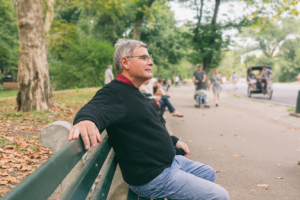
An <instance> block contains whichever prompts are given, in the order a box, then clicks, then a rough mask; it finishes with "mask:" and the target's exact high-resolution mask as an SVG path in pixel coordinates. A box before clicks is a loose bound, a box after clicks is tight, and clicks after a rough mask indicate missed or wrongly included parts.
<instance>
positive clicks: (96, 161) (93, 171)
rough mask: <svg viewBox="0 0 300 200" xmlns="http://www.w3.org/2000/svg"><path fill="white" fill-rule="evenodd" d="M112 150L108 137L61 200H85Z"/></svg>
mask: <svg viewBox="0 0 300 200" xmlns="http://www.w3.org/2000/svg"><path fill="white" fill-rule="evenodd" d="M110 149H111V145H110V144H109V141H108V136H107V135H106V137H105V138H104V139H103V140H102V142H101V143H100V144H99V145H98V147H97V149H96V150H95V152H94V153H93V154H92V156H91V157H90V159H88V161H87V162H86V163H85V165H84V166H83V168H82V169H81V171H80V172H79V174H78V175H77V176H76V177H75V179H74V180H73V182H72V183H71V185H70V186H69V187H68V189H67V190H66V192H65V193H64V194H63V195H62V197H61V198H60V200H82V199H85V198H86V197H87V195H88V193H89V191H90V189H91V187H92V185H93V184H94V181H95V179H96V177H97V175H98V174H99V171H100V169H101V167H102V165H103V163H104V162H105V159H106V157H107V155H108V153H109V151H110Z"/></svg>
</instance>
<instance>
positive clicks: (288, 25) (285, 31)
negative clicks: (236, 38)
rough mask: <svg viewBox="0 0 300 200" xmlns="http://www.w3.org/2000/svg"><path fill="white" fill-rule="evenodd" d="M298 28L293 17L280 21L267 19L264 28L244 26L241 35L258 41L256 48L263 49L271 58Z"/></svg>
mask: <svg viewBox="0 0 300 200" xmlns="http://www.w3.org/2000/svg"><path fill="white" fill-rule="evenodd" d="M298 28H299V25H298V23H297V22H296V21H295V19H293V18H286V19H282V20H280V21H272V20H266V21H265V23H264V29H253V28H252V27H248V28H244V29H243V32H242V34H241V36H242V37H243V38H246V39H247V38H251V39H253V40H254V41H256V42H257V43H256V45H254V48H256V49H258V50H262V51H263V53H264V54H265V56H267V57H270V58H271V57H273V56H274V54H275V52H276V50H277V49H278V48H279V47H280V45H281V43H283V42H284V41H285V40H287V37H288V36H289V35H291V34H295V33H297V32H298Z"/></svg>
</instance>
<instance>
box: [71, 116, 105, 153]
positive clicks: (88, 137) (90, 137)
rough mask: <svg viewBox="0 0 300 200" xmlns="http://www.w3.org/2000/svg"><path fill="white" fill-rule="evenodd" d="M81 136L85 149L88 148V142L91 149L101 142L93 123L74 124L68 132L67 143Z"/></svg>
mask: <svg viewBox="0 0 300 200" xmlns="http://www.w3.org/2000/svg"><path fill="white" fill-rule="evenodd" d="M79 135H81V137H82V140H83V143H84V146H85V149H86V150H88V149H89V148H90V141H91V143H92V146H93V147H96V146H97V142H99V143H100V142H101V136H100V133H99V130H98V128H97V126H96V125H95V123H94V122H92V121H89V120H84V121H81V122H79V123H78V124H75V125H74V126H73V128H72V129H71V130H70V132H69V141H71V140H76V139H77V138H78V137H79Z"/></svg>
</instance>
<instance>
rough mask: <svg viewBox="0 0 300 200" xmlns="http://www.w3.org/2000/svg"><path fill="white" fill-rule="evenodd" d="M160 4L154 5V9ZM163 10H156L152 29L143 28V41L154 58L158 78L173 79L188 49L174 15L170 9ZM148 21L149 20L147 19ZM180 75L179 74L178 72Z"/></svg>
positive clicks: (164, 8) (163, 8)
mask: <svg viewBox="0 0 300 200" xmlns="http://www.w3.org/2000/svg"><path fill="white" fill-rule="evenodd" d="M157 4H159V3H154V5H153V6H154V7H155V6H157ZM160 8H161V10H159V11H158V10H154V11H153V16H154V19H155V21H154V23H153V25H152V29H149V28H148V29H147V25H146V24H145V25H144V26H143V31H142V35H141V40H142V41H143V42H145V43H146V44H147V46H148V51H149V53H150V55H151V57H152V58H153V61H154V64H155V66H156V68H155V69H156V70H155V73H154V75H155V76H157V77H170V78H171V77H172V76H174V75H175V73H176V70H175V66H176V65H177V64H179V62H180V61H181V60H182V59H183V58H184V56H185V49H186V47H187V45H186V41H185V39H184V38H183V37H182V32H181V30H180V28H178V27H177V26H176V20H175V19H174V13H173V12H172V11H170V8H169V7H163V6H161V7H160ZM145 20H146V21H147V20H148V18H147V17H146V19H145ZM177 73H178V72H177Z"/></svg>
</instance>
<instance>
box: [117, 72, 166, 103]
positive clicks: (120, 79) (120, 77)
mask: <svg viewBox="0 0 300 200" xmlns="http://www.w3.org/2000/svg"><path fill="white" fill-rule="evenodd" d="M117 80H118V81H121V82H123V83H126V84H128V85H131V86H133V87H135V85H134V84H133V83H132V82H131V80H129V79H128V78H126V77H125V76H123V75H121V74H117ZM156 103H157V104H158V106H159V107H161V105H160V103H159V102H158V101H156Z"/></svg>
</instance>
